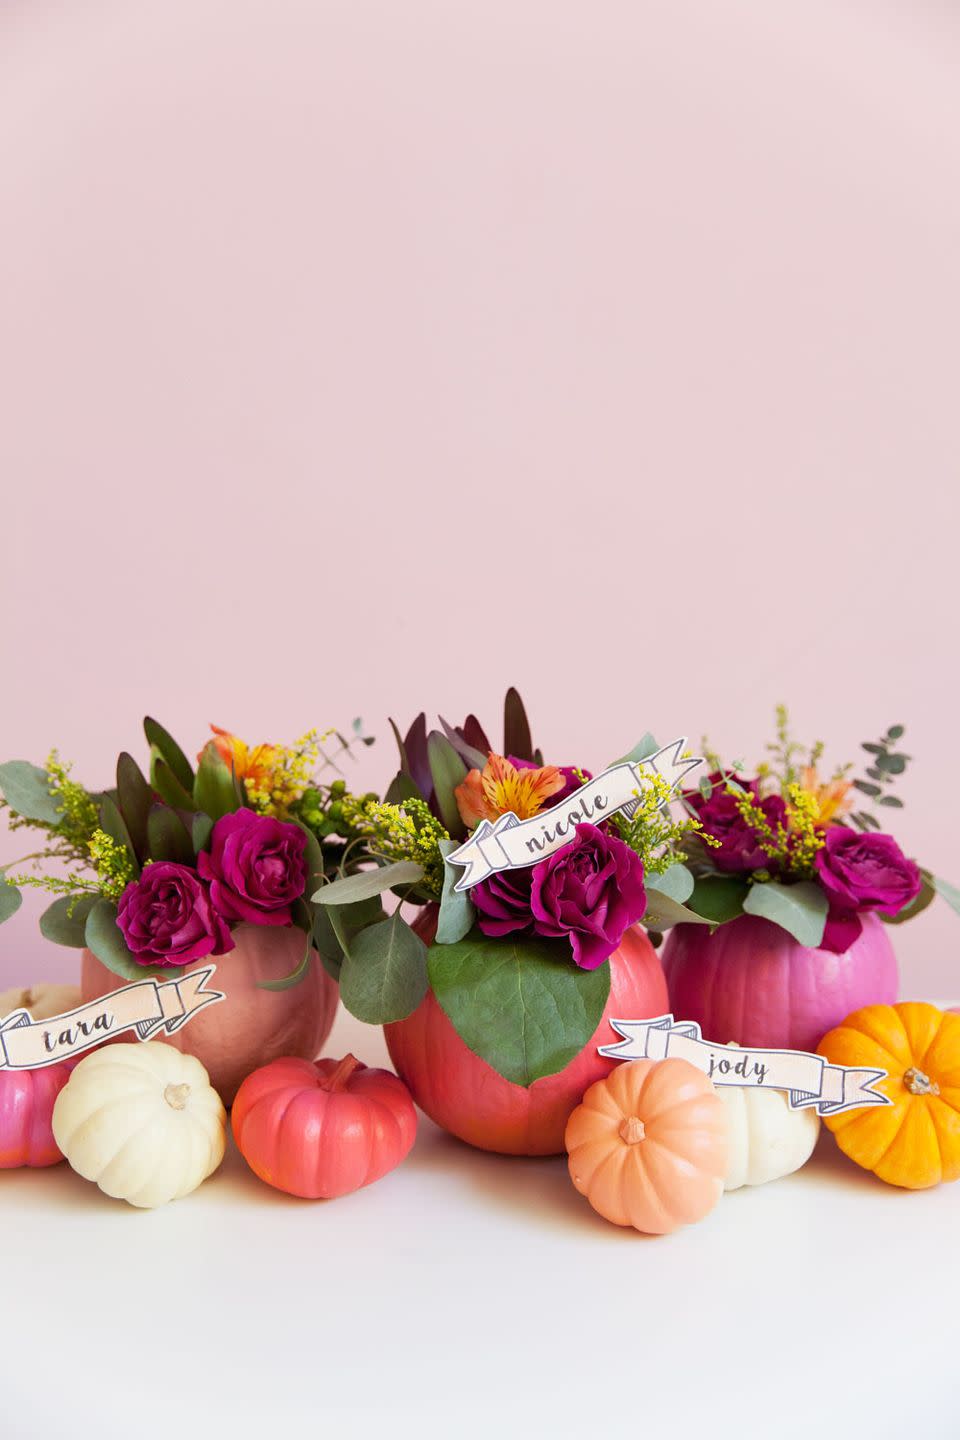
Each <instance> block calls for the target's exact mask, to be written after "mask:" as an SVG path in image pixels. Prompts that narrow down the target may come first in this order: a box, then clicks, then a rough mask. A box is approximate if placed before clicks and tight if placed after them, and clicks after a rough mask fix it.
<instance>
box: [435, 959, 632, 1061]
mask: <svg viewBox="0 0 960 1440" xmlns="http://www.w3.org/2000/svg"><path fill="white" fill-rule="evenodd" d="M427 972H428V975H429V979H430V987H431V989H432V990H433V993H434V995H435V996H436V998H437V1000H438V1001H439V1003H440V1005H441V1006H442V1008H443V1010H444V1013H445V1014H446V1015H447V1017H448V1019H449V1020H450V1022H451V1024H452V1025H453V1027H454V1029H455V1030H456V1032H457V1034H458V1035H459V1036H460V1038H461V1040H462V1041H463V1042H464V1044H465V1045H467V1046H468V1047H469V1049H471V1050H472V1051H473V1053H474V1054H475V1055H479V1057H480V1059H481V1060H484V1061H486V1063H487V1064H488V1065H489V1066H490V1067H491V1068H492V1069H493V1070H496V1072H497V1074H498V1075H502V1076H503V1077H504V1079H505V1080H509V1081H511V1082H512V1083H513V1084H514V1085H523V1086H529V1085H532V1084H533V1082H534V1081H535V1080H540V1079H542V1078H543V1077H544V1076H545V1075H555V1074H556V1072H557V1071H558V1070H562V1069H563V1067H564V1066H565V1065H568V1064H569V1063H570V1061H571V1060H572V1059H573V1058H574V1057H575V1056H576V1055H579V1053H580V1051H581V1050H582V1049H583V1048H584V1046H585V1045H587V1044H588V1043H589V1041H590V1039H591V1037H592V1036H593V1033H594V1031H595V1030H596V1028H597V1026H598V1025H599V1024H600V1020H601V1018H602V1016H603V1010H604V1006H605V1005H606V1003H607V997H608V996H609V994H610V966H609V965H608V964H604V965H601V966H599V967H598V968H597V969H596V970H581V969H580V968H579V966H577V965H575V964H574V963H573V956H572V954H571V951H570V945H569V942H568V941H566V940H514V939H501V940H493V939H488V938H487V937H486V936H485V935H482V934H481V933H480V932H479V931H477V930H474V931H471V933H470V934H469V935H468V936H466V938H465V939H463V940H459V941H457V942H456V944H453V945H431V947H430V950H429V951H428V954H427Z"/></svg>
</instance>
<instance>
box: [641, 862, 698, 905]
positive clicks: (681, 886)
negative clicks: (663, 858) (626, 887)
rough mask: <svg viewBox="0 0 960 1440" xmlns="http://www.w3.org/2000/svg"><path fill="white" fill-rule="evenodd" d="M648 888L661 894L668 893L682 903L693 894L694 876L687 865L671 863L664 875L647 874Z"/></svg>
mask: <svg viewBox="0 0 960 1440" xmlns="http://www.w3.org/2000/svg"><path fill="white" fill-rule="evenodd" d="M643 883H644V885H645V886H646V888H647V890H656V891H657V893H658V894H659V895H668V896H669V897H670V899H671V900H676V901H678V902H679V903H680V904H681V905H682V904H683V902H684V900H689V899H690V896H691V895H692V894H693V884H694V881H693V876H692V875H691V873H690V871H689V870H688V869H687V867H686V865H680V864H676V865H671V866H670V869H669V870H664V872H663V874H662V875H647V876H646V877H645V878H644V882H643Z"/></svg>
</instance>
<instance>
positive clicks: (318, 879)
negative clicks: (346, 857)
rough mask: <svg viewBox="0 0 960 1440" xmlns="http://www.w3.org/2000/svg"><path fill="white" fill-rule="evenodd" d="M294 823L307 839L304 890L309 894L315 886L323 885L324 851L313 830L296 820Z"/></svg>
mask: <svg viewBox="0 0 960 1440" xmlns="http://www.w3.org/2000/svg"><path fill="white" fill-rule="evenodd" d="M292 823H293V824H294V825H296V826H297V827H298V829H300V830H302V831H303V833H304V835H305V836H306V837H307V844H306V848H305V849H304V852H303V854H304V859H305V860H306V862H307V883H306V886H305V887H304V888H305V890H306V892H307V894H309V893H310V892H311V890H312V889H313V886H314V885H315V884H321V885H322V884H323V868H324V867H323V849H322V847H321V845H320V841H319V840H318V839H317V837H316V835H314V833H313V831H312V830H310V829H309V828H308V827H307V826H306V825H303V824H301V822H300V821H299V820H294V821H293V822H292Z"/></svg>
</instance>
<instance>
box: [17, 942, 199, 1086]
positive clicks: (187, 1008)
mask: <svg viewBox="0 0 960 1440" xmlns="http://www.w3.org/2000/svg"><path fill="white" fill-rule="evenodd" d="M216 968H217V967H216V965H206V966H204V968H203V969H202V970H194V971H192V972H191V973H190V974H189V975H183V976H181V977H180V979H179V980H162V981H158V980H137V981H135V982H134V984H132V985H125V986H124V987H123V989H122V990H113V991H111V992H110V994H109V995H103V996H101V998H100V999H99V1000H92V1001H91V1002H90V1003H89V1004H88V1005H79V1006H78V1007H77V1008H76V1010H68V1011H67V1012H66V1013H65V1014H63V1015H50V1016H49V1017H48V1018H47V1019H46V1020H34V1019H33V1017H32V1016H31V1014H30V1011H29V1010H12V1011H11V1012H10V1014H9V1015H6V1016H4V1018H3V1019H2V1020H0V1070H41V1069H43V1067H44V1066H46V1065H56V1064H58V1063H59V1062H61V1061H63V1060H69V1059H71V1058H72V1057H73V1056H74V1055H79V1054H81V1053H82V1052H83V1051H84V1050H90V1049H92V1047H93V1046H94V1045H99V1044H100V1043H101V1042H102V1041H104V1040H108V1039H113V1037H114V1036H116V1035H121V1034H123V1033H124V1031H126V1030H133V1031H134V1032H135V1034H136V1036H137V1039H138V1040H150V1039H152V1038H153V1036H154V1035H157V1034H158V1033H159V1032H160V1031H163V1033H164V1034H165V1035H173V1034H174V1032H175V1031H177V1030H179V1029H180V1027H181V1025H185V1024H186V1023H187V1021H188V1020H192V1019H193V1017H194V1015H196V1014H198V1013H199V1012H200V1011H201V1010H202V1009H203V1008H204V1007H205V1006H206V1005H215V1004H216V1002H217V1001H218V1000H223V999H225V998H226V997H225V996H224V994H223V992H222V991H220V990H207V989H206V988H205V987H206V982H207V981H208V980H209V979H210V977H211V976H212V975H213V973H214V971H215V970H216Z"/></svg>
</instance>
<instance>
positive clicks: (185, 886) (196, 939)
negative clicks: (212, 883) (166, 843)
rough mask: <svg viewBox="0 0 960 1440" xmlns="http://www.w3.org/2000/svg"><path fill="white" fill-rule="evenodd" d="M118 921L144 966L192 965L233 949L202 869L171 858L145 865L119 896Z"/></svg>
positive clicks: (128, 946) (132, 950)
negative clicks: (138, 875) (191, 963)
mask: <svg viewBox="0 0 960 1440" xmlns="http://www.w3.org/2000/svg"><path fill="white" fill-rule="evenodd" d="M117 924H118V925H119V926H120V929H121V930H122V931H123V938H124V940H125V941H126V942H127V949H128V950H129V951H130V953H131V955H132V956H133V958H134V959H135V960H136V961H138V962H139V964H141V965H188V964H189V963H190V962H191V960H202V959H203V957H204V956H205V955H223V954H225V953H226V952H227V951H228V950H232V949H233V939H232V937H231V935H230V927H229V926H228V925H227V924H226V922H225V921H224V920H222V919H221V917H220V916H219V915H218V914H217V912H216V911H215V910H214V908H213V906H212V905H211V903H210V894H209V891H208V890H207V887H206V885H204V884H203V882H202V881H201V880H200V878H199V876H198V875H197V872H196V871H195V870H191V869H190V868H189V867H188V866H186V865H176V864H174V862H173V861H172V860H158V861H156V862H155V863H154V864H153V865H146V866H144V870H143V874H142V875H141V876H140V879H139V880H131V881H130V884H129V885H128V886H127V888H126V890H124V892H123V894H122V895H121V896H120V904H119V906H118V907H117Z"/></svg>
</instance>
